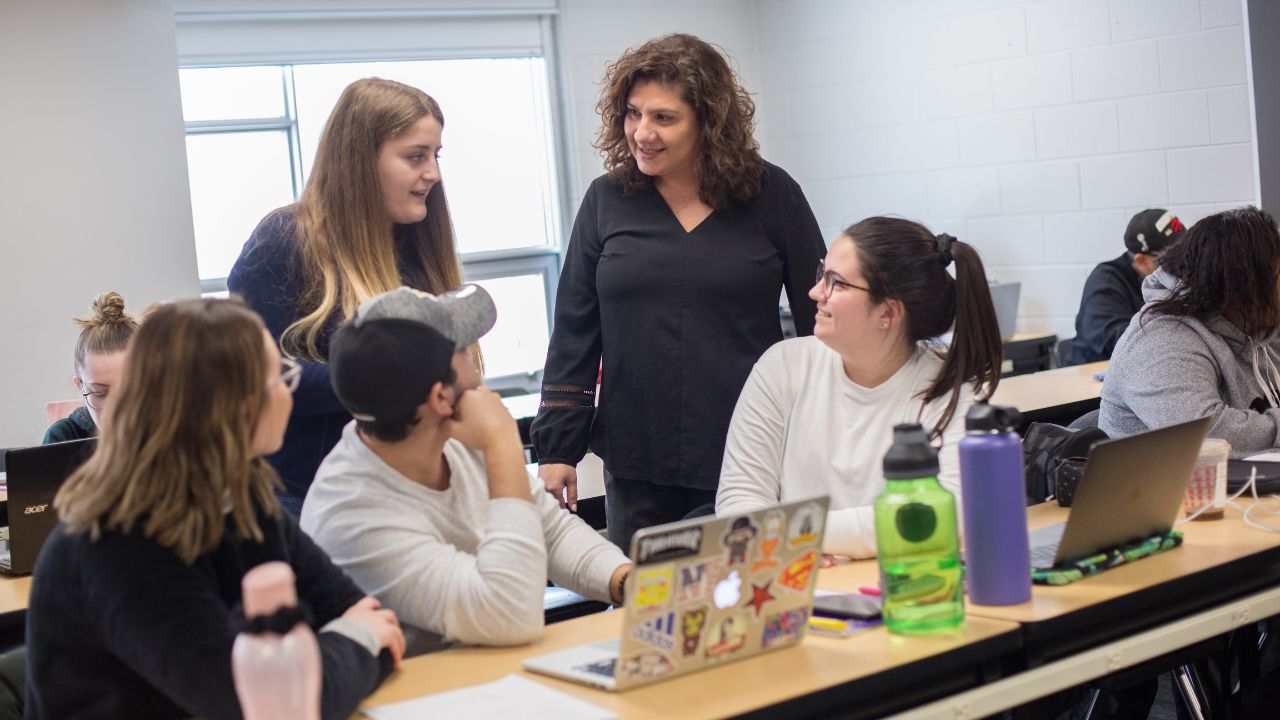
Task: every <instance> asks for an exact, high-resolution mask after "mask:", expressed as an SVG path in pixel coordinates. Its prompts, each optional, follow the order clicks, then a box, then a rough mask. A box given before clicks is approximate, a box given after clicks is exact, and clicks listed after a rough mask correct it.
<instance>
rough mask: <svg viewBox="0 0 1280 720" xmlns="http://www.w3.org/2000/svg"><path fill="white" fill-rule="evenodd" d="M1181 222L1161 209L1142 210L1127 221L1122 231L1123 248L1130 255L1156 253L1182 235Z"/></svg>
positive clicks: (1170, 213) (1183, 228)
mask: <svg viewBox="0 0 1280 720" xmlns="http://www.w3.org/2000/svg"><path fill="white" fill-rule="evenodd" d="M1185 229H1186V228H1185V227H1184V226H1183V224H1182V221H1181V220H1179V219H1178V217H1177V216H1176V215H1174V214H1173V213H1172V212H1169V211H1168V210H1165V209H1163V208H1150V209H1148V210H1143V211H1142V212H1140V213H1138V214H1137V215H1134V216H1133V219H1132V220H1130V221H1129V227H1127V228H1125V231H1124V246H1125V247H1126V248H1128V249H1129V252H1131V253H1146V254H1148V255H1150V254H1152V253H1158V252H1160V251H1161V250H1164V249H1165V248H1166V247H1168V246H1169V244H1170V243H1172V242H1173V241H1174V240H1177V239H1178V237H1179V236H1181V235H1182V232H1183V230H1185Z"/></svg>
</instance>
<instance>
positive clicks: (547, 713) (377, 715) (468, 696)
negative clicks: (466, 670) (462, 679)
mask: <svg viewBox="0 0 1280 720" xmlns="http://www.w3.org/2000/svg"><path fill="white" fill-rule="evenodd" d="M363 712H364V714H365V715H367V716H368V717H371V718H373V720H419V719H420V718H425V717H431V718H450V720H464V719H474V720H480V719H481V718H495V719H500V720H511V718H527V719H528V720H609V719H610V718H616V717H618V716H617V714H616V713H613V712H610V711H608V710H605V709H604V708H599V707H596V706H595V705H592V704H591V703H589V702H586V701H585V700H579V699H578V698H576V697H574V696H572V695H567V694H565V693H562V692H560V691H559V690H555V689H553V688H550V687H547V686H546V685H543V684H542V683H540V682H536V681H534V680H529V679H528V678H525V677H521V676H520V675H515V674H511V675H508V676H506V677H504V678H502V679H501V680H494V681H493V682H491V683H485V684H483V685H472V686H471V687H467V688H462V689H461V690H451V691H449V692H443V693H437V694H435V695H427V696H426V697H421V698H418V699H417V700H408V701H406V702H399V703H393V704H391V705H383V706H381V707H376V708H370V709H368V710H364V711H363Z"/></svg>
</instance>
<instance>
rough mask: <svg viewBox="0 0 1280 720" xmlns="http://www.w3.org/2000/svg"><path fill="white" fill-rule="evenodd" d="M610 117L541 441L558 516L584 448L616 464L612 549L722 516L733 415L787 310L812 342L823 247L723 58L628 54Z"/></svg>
mask: <svg viewBox="0 0 1280 720" xmlns="http://www.w3.org/2000/svg"><path fill="white" fill-rule="evenodd" d="M597 109H598V110H599V112H600V117H601V120H602V127H601V129H600V132H599V136H598V138H597V141H596V147H597V148H599V149H600V150H601V151H602V152H603V153H604V155H605V169H606V171H607V173H606V174H605V175H604V176H601V177H599V178H597V179H596V180H595V182H593V183H592V184H591V187H590V188H589V189H588V190H587V194H586V197H584V198H583V200H582V205H581V207H580V208H579V210H578V216H577V219H576V220H575V221H574V225H573V233H572V235H571V236H570V239H569V247H568V250H567V251H566V254H565V262H564V270H563V271H562V272H561V275H560V286H559V290H558V294H557V298H556V308H555V327H554V332H553V334H552V337H551V345H550V348H549V349H548V352H547V363H546V370H545V373H544V377H543V385H542V404H541V407H540V409H539V410H538V417H537V418H536V419H535V421H534V424H533V427H532V432H531V435H532V438H533V443H534V447H535V448H536V450H537V453H538V458H539V462H540V463H541V467H540V468H539V476H540V477H541V478H542V480H543V482H544V484H545V486H546V489H547V491H548V492H550V493H551V494H552V495H553V496H554V497H556V498H557V499H558V500H560V502H561V504H562V505H564V504H567V505H569V506H573V505H575V504H576V500H577V488H576V483H577V475H576V472H575V470H574V466H575V465H576V464H577V463H578V462H579V461H580V460H581V459H582V457H583V455H585V454H586V452H587V449H588V447H590V448H591V449H592V450H594V451H595V452H596V454H598V455H600V457H601V458H603V460H604V468H605V476H604V482H605V501H606V502H605V514H606V521H607V523H608V529H609V539H610V540H611V541H613V542H614V543H615V544H617V545H618V546H619V547H621V548H622V549H623V550H624V551H626V550H629V549H630V544H631V535H632V533H634V532H635V531H636V530H638V529H640V528H644V527H648V526H650V525H656V524H659V523H664V522H669V521H672V520H679V519H680V518H682V517H683V516H684V515H685V514H687V513H689V512H690V511H691V510H695V509H697V508H699V507H702V506H706V507H707V508H708V509H709V507H710V505H711V503H712V502H714V500H715V489H716V479H717V477H718V476H719V470H720V458H721V453H722V452H723V450H724V438H725V432H726V431H727V430H728V428H729V416H730V415H731V413H732V412H733V403H734V400H735V399H736V398H737V397H738V392H739V391H740V390H741V389H742V383H743V382H744V381H745V380H746V379H747V374H748V373H749V372H750V371H751V365H752V363H754V362H755V361H756V359H757V358H759V357H760V354H761V353H763V352H764V351H765V349H766V348H768V347H769V346H770V345H772V344H773V343H775V342H777V341H779V340H781V339H782V329H781V325H780V323H779V318H778V299H779V296H780V295H781V293H782V290H783V289H784V288H785V289H786V292H787V296H788V297H789V298H790V301H791V309H792V312H793V314H794V316H795V324H796V330H797V332H798V333H799V334H801V335H808V334H809V333H810V332H812V330H813V302H812V301H811V300H809V298H807V297H805V294H804V290H805V288H806V287H808V284H809V274H810V273H811V272H812V269H811V268H812V267H813V264H814V263H815V262H817V260H818V258H820V257H822V254H823V253H824V252H825V249H824V247H823V243H822V233H821V231H820V230H819V228H818V223H817V221H816V220H815V219H814V217H813V212H812V211H811V210H810V209H809V204H808V202H807V201H806V200H805V197H804V193H803V192H801V190H800V186H799V185H798V184H797V183H796V181H795V180H793V179H791V177H790V176H789V175H787V173H786V172H785V171H784V170H783V169H782V168H780V167H777V166H776V165H771V164H769V163H767V162H765V161H764V159H763V158H762V157H761V156H760V146H759V144H758V143H757V142H756V140H755V137H754V136H753V132H754V129H755V105H754V103H752V101H751V96H750V95H749V94H748V93H747V91H746V90H745V89H743V87H742V85H741V84H740V83H739V81H738V78H737V77H736V76H735V75H734V72H733V70H732V68H731V67H730V65H729V61H728V60H727V59H726V57H725V55H724V54H723V53H722V52H721V51H720V50H718V49H717V48H715V47H714V46H712V45H710V44H708V43H706V42H704V41H702V40H700V39H698V38H696V37H693V36H691V35H668V36H666V37H662V38H658V39H656V40H651V41H649V42H647V43H645V44H643V45H641V46H640V47H638V48H634V49H631V50H628V51H627V52H625V53H623V55H622V57H621V58H619V59H618V60H617V61H616V62H614V63H612V64H611V65H609V67H608V69H607V70H606V73H605V78H604V90H603V92H602V93H601V97H600V102H599V103H598V107H597ZM602 357H603V361H604V366H603V372H602V374H601V375H600V385H601V387H600V400H599V403H598V406H597V403H596V378H597V369H598V368H600V364H601V358H602Z"/></svg>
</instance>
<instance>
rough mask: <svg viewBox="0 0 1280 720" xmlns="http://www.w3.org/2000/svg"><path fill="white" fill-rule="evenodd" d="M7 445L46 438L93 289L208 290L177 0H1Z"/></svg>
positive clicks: (1, 391) (0, 197)
mask: <svg viewBox="0 0 1280 720" xmlns="http://www.w3.org/2000/svg"><path fill="white" fill-rule="evenodd" d="M0 87H3V88H4V102H3V105H4V112H0V148H2V151H0V157H2V158H3V160H2V161H0V447H12V446H21V445H31V444H36V443H38V442H39V441H40V437H41V435H42V434H43V432H44V428H45V416H44V406H45V403H46V402H47V401H50V400H65V399H69V398H73V397H75V395H74V392H75V390H74V388H73V387H72V386H71V384H70V377H71V351H72V347H73V345H74V343H75V338H76V329H75V327H74V326H73V325H72V322H71V317H72V316H74V315H83V314H85V312H86V311H87V309H88V304H89V301H90V300H91V299H92V297H93V296H94V295H95V294H97V293H99V292H102V291H104V290H118V291H120V292H121V293H122V294H123V295H124V296H125V299H126V301H127V303H128V305H129V306H130V307H131V308H132V309H133V310H134V311H141V310H142V309H143V308H144V307H146V306H147V305H148V304H149V303H152V302H154V301H157V300H162V299H170V298H176V297H182V296H190V295H195V294H197V293H198V292H199V284H198V282H197V279H196V263H195V247H194V244H193V239H192V230H191V202H190V197H189V193H188V189H187V170H186V150H185V145H184V141H183V126H182V110H181V104H180V101H179V97H178V74H177V50H176V47H175V42H174V31H173V8H172V5H171V4H170V2H169V0H60V1H59V2H56V3H44V2H20V3H4V4H3V5H2V6H0Z"/></svg>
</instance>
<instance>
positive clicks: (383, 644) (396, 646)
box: [342, 596, 404, 667]
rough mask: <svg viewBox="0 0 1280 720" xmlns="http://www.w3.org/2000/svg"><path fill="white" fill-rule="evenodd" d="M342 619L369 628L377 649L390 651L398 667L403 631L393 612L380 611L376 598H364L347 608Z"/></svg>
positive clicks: (402, 647)
mask: <svg viewBox="0 0 1280 720" xmlns="http://www.w3.org/2000/svg"><path fill="white" fill-rule="evenodd" d="M342 617H343V619H344V620H355V621H356V622H359V623H363V624H365V625H367V626H369V627H370V628H371V629H372V630H373V634H374V635H376V636H377V638H378V649H379V650H381V649H382V648H386V649H388V650H390V651H391V657H392V659H393V660H394V664H395V666H396V667H399V666H400V660H401V658H403V657H404V631H403V630H401V629H400V621H399V620H397V619H396V614H395V612H393V611H391V610H384V609H382V603H380V602H378V599H377V598H375V597H372V596H365V597H363V598H361V599H360V601H359V602H357V603H356V604H355V605H352V606H351V607H349V608H347V611H346V612H344V613H342Z"/></svg>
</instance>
